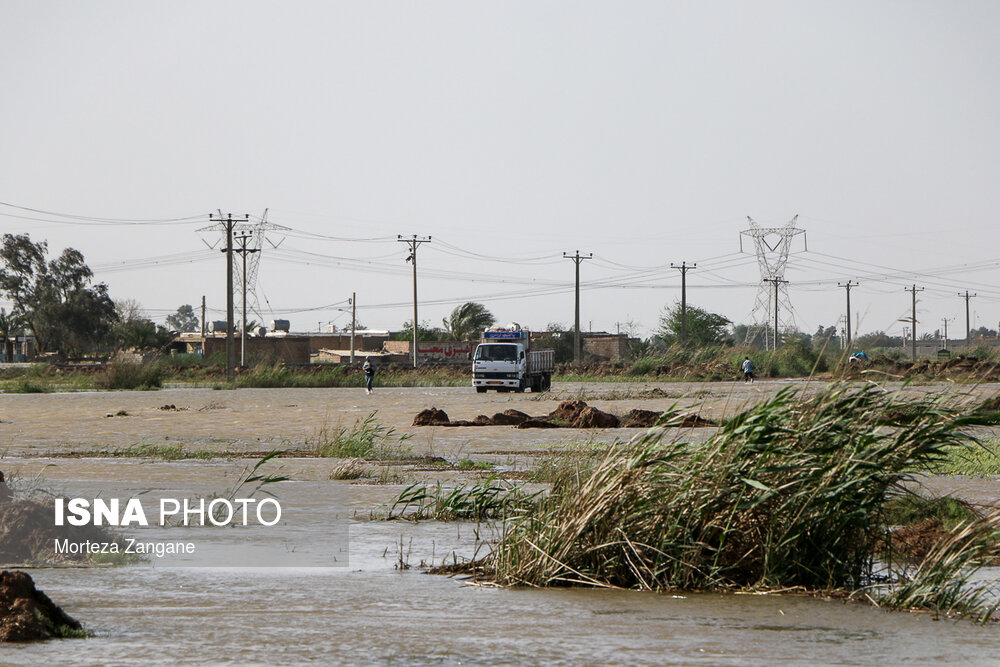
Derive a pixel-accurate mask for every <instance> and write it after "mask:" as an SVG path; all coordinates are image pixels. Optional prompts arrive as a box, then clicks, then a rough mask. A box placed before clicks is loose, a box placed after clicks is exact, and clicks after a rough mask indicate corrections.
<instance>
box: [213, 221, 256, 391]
mask: <svg viewBox="0 0 1000 667" xmlns="http://www.w3.org/2000/svg"><path fill="white" fill-rule="evenodd" d="M208 219H209V220H211V221H212V222H218V223H220V224H222V225H223V226H224V227H225V230H226V247H225V248H223V249H222V252H224V253H226V379H227V380H228V381H230V382H232V381H233V380H234V379H236V368H235V357H236V350H235V345H234V343H233V225H235V224H237V223H240V222H243V223H249V222H250V216H249V215H244V216H243V219H242V220H239V219H236V220H233V214H232V213H229V214H227V215H226V218H225V220H223V218H222V211H219V217H218V218H216V217H215V214H214V213H210V214H209V215H208Z"/></svg>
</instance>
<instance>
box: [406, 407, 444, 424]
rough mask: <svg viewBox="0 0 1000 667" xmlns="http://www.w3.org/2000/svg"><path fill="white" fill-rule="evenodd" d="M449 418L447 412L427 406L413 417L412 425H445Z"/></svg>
mask: <svg viewBox="0 0 1000 667" xmlns="http://www.w3.org/2000/svg"><path fill="white" fill-rule="evenodd" d="M450 421H451V420H450V419H448V413H446V412H445V411H444V410H438V409H437V408H427V409H426V410H421V411H420V412H419V413H417V416H416V417H414V418H413V425H414V426H441V425H445V424H447V423H448V422H450Z"/></svg>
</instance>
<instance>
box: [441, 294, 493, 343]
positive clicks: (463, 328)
mask: <svg viewBox="0 0 1000 667" xmlns="http://www.w3.org/2000/svg"><path fill="white" fill-rule="evenodd" d="M441 322H442V323H443V324H444V330H445V331H446V332H447V333H448V335H449V336H451V338H452V339H454V340H469V339H470V338H475V337H478V335H479V334H480V333H482V331H483V330H484V329H486V328H488V327H490V326H492V325H493V323H494V322H496V318H495V317H493V313H491V312H490V311H488V310H486V306H484V305H483V304H481V303H476V302H475V301H469V302H467V303H463V304H462V305H461V306H458V307H457V308H455V310H453V311H451V315H449V316H448V317H447V318H446V319H443V320H441Z"/></svg>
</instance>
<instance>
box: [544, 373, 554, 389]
mask: <svg viewBox="0 0 1000 667" xmlns="http://www.w3.org/2000/svg"><path fill="white" fill-rule="evenodd" d="M551 388H552V376H551V375H543V376H542V391H548V390H549V389H551Z"/></svg>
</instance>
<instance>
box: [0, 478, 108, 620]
mask: <svg viewBox="0 0 1000 667" xmlns="http://www.w3.org/2000/svg"><path fill="white" fill-rule="evenodd" d="M2 490H6V486H5V485H4V484H3V483H2V482H0V491H2ZM2 498H3V496H2V495H0V565H14V564H20V563H26V562H28V561H32V560H36V559H38V558H39V556H42V557H44V558H45V559H46V560H49V561H58V562H84V561H87V560H89V555H88V554H86V553H80V554H59V555H58V556H57V555H56V554H55V553H54V552H55V541H56V540H57V539H58V540H63V539H65V540H69V541H70V542H87V541H92V542H107V541H111V540H114V539H116V538H115V536H114V535H112V534H111V533H107V532H104V530H103V529H102V528H99V527H96V526H92V525H89V524H88V525H85V526H56V525H55V524H54V522H53V516H54V511H55V510H54V507H53V504H52V503H51V502H46V503H42V502H36V501H33V500H13V499H11V498H10V497H9V496H8V497H7V499H2ZM0 609H2V607H0Z"/></svg>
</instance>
